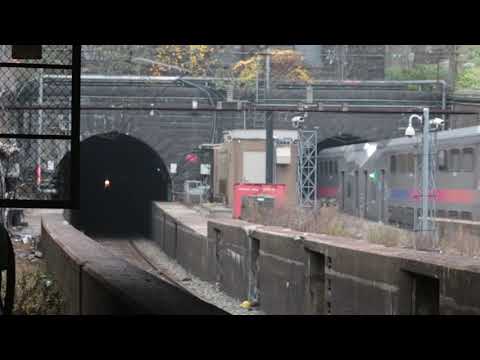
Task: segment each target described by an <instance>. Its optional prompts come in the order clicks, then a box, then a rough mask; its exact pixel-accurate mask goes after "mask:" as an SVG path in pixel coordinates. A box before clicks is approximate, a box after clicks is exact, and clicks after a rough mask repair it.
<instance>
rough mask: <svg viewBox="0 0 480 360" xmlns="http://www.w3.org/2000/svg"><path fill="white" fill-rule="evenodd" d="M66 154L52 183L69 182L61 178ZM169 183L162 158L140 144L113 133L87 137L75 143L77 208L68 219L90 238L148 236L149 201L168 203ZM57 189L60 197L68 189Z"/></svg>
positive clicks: (63, 187) (127, 136) (63, 185)
mask: <svg viewBox="0 0 480 360" xmlns="http://www.w3.org/2000/svg"><path fill="white" fill-rule="evenodd" d="M69 156H70V154H69V153H67V154H66V155H65V157H64V158H63V159H62V161H61V162H60V164H59V166H58V168H57V169H58V173H57V176H56V179H68V178H69V177H68V176H67V177H64V176H63V174H60V172H65V171H68V169H67V167H66V164H69V161H68V157H69ZM106 180H108V181H109V182H110V186H109V187H105V181H106ZM170 183H171V181H170V176H169V173H168V169H167V167H166V165H165V163H164V162H163V160H162V159H161V157H160V156H159V155H158V153H157V152H156V151H155V150H153V149H152V148H151V147H150V146H149V145H147V144H145V143H144V142H142V141H141V140H138V139H137V138H135V137H132V136H130V135H125V134H122V133H119V132H116V131H114V132H109V133H104V134H98V135H94V136H91V137H89V138H87V139H85V140H83V141H82V142H81V143H80V209H79V210H75V211H72V212H70V221H71V223H72V225H73V226H75V227H77V228H78V229H80V230H82V231H84V232H85V233H87V234H89V235H97V234H102V235H106V234H115V235H121V234H122V235H131V234H139V233H140V234H144V235H148V232H149V229H150V221H151V201H152V200H158V201H167V200H168V198H169V192H170ZM57 188H58V189H59V196H64V191H68V190H66V189H69V188H70V186H69V184H60V185H59V186H57Z"/></svg>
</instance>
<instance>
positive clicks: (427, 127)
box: [422, 108, 430, 232]
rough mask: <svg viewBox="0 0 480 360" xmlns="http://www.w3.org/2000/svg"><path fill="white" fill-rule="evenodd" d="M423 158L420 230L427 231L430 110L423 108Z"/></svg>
mask: <svg viewBox="0 0 480 360" xmlns="http://www.w3.org/2000/svg"><path fill="white" fill-rule="evenodd" d="M422 135H423V160H422V231H423V232H425V231H428V230H430V229H429V226H428V210H429V209H428V198H429V196H430V189H429V186H428V185H429V180H430V176H429V175H430V166H429V165H430V110H429V109H428V108H424V109H423V134H422Z"/></svg>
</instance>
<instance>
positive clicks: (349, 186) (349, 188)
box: [347, 181, 352, 199]
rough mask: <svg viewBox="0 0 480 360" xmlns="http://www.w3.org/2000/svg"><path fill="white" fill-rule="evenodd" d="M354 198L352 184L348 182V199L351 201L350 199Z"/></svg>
mask: <svg viewBox="0 0 480 360" xmlns="http://www.w3.org/2000/svg"><path fill="white" fill-rule="evenodd" d="M351 196H352V184H351V183H350V181H349V182H347V198H349V199H350V197H351Z"/></svg>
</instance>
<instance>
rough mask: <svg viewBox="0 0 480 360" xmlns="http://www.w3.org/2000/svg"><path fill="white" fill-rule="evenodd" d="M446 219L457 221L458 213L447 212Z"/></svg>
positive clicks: (453, 211)
mask: <svg viewBox="0 0 480 360" xmlns="http://www.w3.org/2000/svg"><path fill="white" fill-rule="evenodd" d="M448 217H449V218H451V219H458V211H455V210H450V211H449V212H448Z"/></svg>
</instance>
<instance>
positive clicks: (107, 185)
mask: <svg viewBox="0 0 480 360" xmlns="http://www.w3.org/2000/svg"><path fill="white" fill-rule="evenodd" d="M104 184H105V189H108V188H109V187H110V180H108V179H105V183H104Z"/></svg>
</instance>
